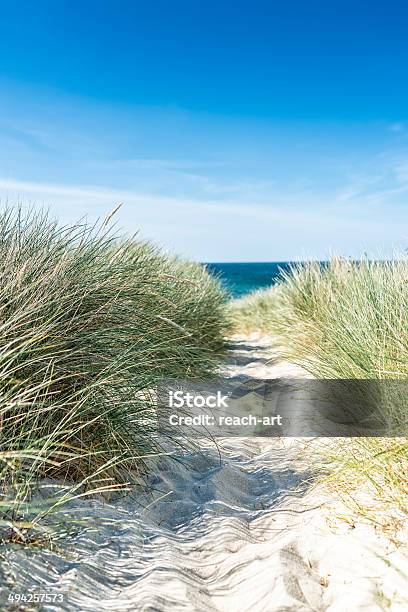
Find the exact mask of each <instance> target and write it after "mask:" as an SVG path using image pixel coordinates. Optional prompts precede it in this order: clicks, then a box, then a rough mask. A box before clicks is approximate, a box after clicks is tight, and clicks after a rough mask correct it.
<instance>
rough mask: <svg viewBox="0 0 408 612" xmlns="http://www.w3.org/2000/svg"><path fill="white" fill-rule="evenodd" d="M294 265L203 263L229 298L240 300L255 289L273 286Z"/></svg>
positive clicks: (282, 262) (287, 262)
mask: <svg viewBox="0 0 408 612" xmlns="http://www.w3.org/2000/svg"><path fill="white" fill-rule="evenodd" d="M296 264H299V262H294V261H268V262H263V261H256V262H252V261H251V262H210V263H205V262H204V265H205V266H206V268H207V270H208V271H209V272H210V273H211V274H213V275H214V276H216V277H217V278H219V279H220V280H221V282H222V284H223V286H224V287H225V289H226V291H227V292H228V293H229V295H230V296H231V298H240V297H243V296H244V295H247V294H248V293H251V292H252V291H256V290H257V289H265V288H266V287H270V286H272V285H275V284H276V283H277V282H278V280H279V278H280V277H281V274H282V272H287V271H288V270H289V269H290V267H291V266H293V265H296Z"/></svg>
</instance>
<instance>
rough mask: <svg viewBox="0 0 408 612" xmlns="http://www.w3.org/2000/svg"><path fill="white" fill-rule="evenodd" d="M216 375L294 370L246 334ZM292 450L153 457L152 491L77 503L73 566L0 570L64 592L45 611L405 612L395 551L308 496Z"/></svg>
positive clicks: (318, 495) (279, 445)
mask: <svg viewBox="0 0 408 612" xmlns="http://www.w3.org/2000/svg"><path fill="white" fill-rule="evenodd" d="M271 357H272V362H270V360H271ZM227 374H228V375H229V376H234V377H235V376H239V377H243V376H244V377H245V376H250V377H257V378H275V377H286V378H287V377H291V376H292V377H300V376H304V375H305V373H304V372H302V371H301V370H299V369H298V368H296V367H295V366H293V365H291V364H284V363H275V362H274V359H273V352H271V348H270V341H269V340H268V339H267V338H260V337H257V336H255V335H254V336H251V337H246V338H241V339H239V338H237V339H236V342H235V349H234V351H233V353H232V354H231V363H230V365H229V366H228V368H227ZM302 444H303V442H302V440H299V439H297V440H294V439H286V440H282V439H265V438H252V439H248V438H230V439H223V440H221V441H219V449H217V448H215V447H214V445H211V444H210V443H208V442H207V443H203V444H202V451H201V453H200V452H196V453H194V452H192V453H189V454H187V455H186V456H185V457H184V459H183V462H182V463H174V461H173V460H171V459H169V458H161V459H159V460H155V461H154V464H155V465H154V474H155V475H154V476H151V478H150V482H149V483H148V484H149V485H150V486H151V487H154V489H155V491H154V493H151V494H148V493H142V492H138V493H137V494H135V495H133V496H131V497H128V498H126V499H123V500H119V501H116V502H115V503H110V504H107V503H102V502H101V501H96V500H94V501H92V502H90V501H82V502H81V503H79V502H78V503H77V504H76V506H75V508H74V512H75V515H76V517H78V518H80V519H83V520H84V521H85V524H84V526H82V527H81V528H80V529H79V532H78V534H77V535H76V536H75V538H74V539H73V542H72V546H71V548H72V552H71V558H68V559H67V558H64V556H63V555H61V554H57V553H51V552H27V551H21V550H20V551H9V552H8V553H7V557H8V564H3V568H6V569H7V571H8V576H9V580H10V581H13V580H14V581H15V583H16V585H17V586H16V587H15V590H25V589H28V588H31V589H32V588H33V587H37V588H38V587H41V588H42V589H43V590H44V588H45V587H46V586H48V587H52V590H53V591H54V592H63V593H65V594H66V595H65V602H64V604H63V605H61V604H56V605H55V607H52V606H48V607H44V608H43V609H46V610H84V611H85V610H90V611H92V612H94V611H97V610H117V611H130V610H141V611H142V610H145V611H153V610H154V611H162V610H163V611H167V610H191V611H200V612H201V611H202V612H207V611H212V610H214V611H215V610H218V611H225V612H235V611H236V612H244V611H248V612H261V611H265V612H270V611H282V612H283V611H289V610H293V611H312V610H313V611H316V610H330V611H331V612H340V611H341V612H343V611H344V612H346V611H354V610H364V611H370V612H371V611H377V610H378V611H380V610H395V611H399V610H401V611H402V610H407V609H408V584H407V573H408V563H407V551H406V548H403V547H402V546H400V547H397V546H396V545H394V544H391V543H390V542H389V540H387V538H385V536H382V535H381V534H378V533H376V531H375V529H374V527H373V526H372V525H365V524H363V523H359V522H357V523H356V524H355V526H354V527H353V526H352V525H350V524H349V523H347V522H345V521H342V520H340V519H339V518H337V517H338V516H339V515H341V514H342V512H343V510H342V507H341V504H340V503H339V501H338V500H336V499H335V498H334V497H333V496H332V495H331V494H329V493H325V494H323V493H322V492H317V491H316V490H311V489H310V488H309V485H308V476H309V475H308V471H307V459H306V458H305V455H301V456H300V455H299V450H300V448H301V446H302ZM3 584H4V579H3ZM41 588H40V589H39V590H41ZM4 592H9V591H7V589H5V591H4ZM4 609H7V608H4Z"/></svg>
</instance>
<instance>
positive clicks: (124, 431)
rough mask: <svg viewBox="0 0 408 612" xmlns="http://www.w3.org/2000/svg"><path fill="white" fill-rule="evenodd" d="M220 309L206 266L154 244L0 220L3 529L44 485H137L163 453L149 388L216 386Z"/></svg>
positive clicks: (38, 218)
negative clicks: (179, 383)
mask: <svg viewBox="0 0 408 612" xmlns="http://www.w3.org/2000/svg"><path fill="white" fill-rule="evenodd" d="M224 301H225V299H224V294H223V291H222V290H221V287H220V284H219V283H218V281H216V280H215V279H213V278H212V277H210V275H209V274H208V273H207V272H206V270H205V269H204V268H203V267H202V266H201V265H199V264H193V263H188V262H184V261H182V260H180V259H177V258H173V257H167V256H165V255H164V254H163V253H161V252H160V251H159V250H157V249H156V248H155V247H153V246H152V245H151V244H149V243H144V242H135V241H133V240H125V239H119V238H117V237H116V236H114V235H112V234H111V233H109V232H107V231H106V229H105V228H104V227H103V226H101V227H99V229H98V228H91V227H88V226H87V225H85V224H81V223H78V224H76V225H74V226H72V227H60V226H59V225H58V223H56V222H54V221H52V220H50V218H49V217H48V215H47V214H45V213H40V214H36V213H30V214H27V215H23V214H22V213H21V211H20V210H12V209H10V210H6V211H4V212H3V213H1V215H0V340H1V342H0V394H1V401H0V471H1V477H2V498H1V499H0V505H1V507H2V515H3V517H4V520H5V521H6V523H7V521H9V520H11V519H12V520H14V521H15V520H16V517H17V514H18V513H17V511H16V508H17V507H19V508H20V509H21V507H22V506H21V503H23V502H24V500H26V499H27V496H28V495H29V490H31V489H32V488H33V486H34V485H35V483H36V482H37V481H38V479H39V478H42V477H53V478H59V479H61V480H62V481H63V482H73V483H76V484H74V485H73V486H74V494H79V493H78V491H80V490H81V491H82V490H83V489H84V488H87V489H88V490H104V489H112V488H113V489H114V488H117V487H118V486H119V487H120V486H122V485H126V483H129V482H131V481H132V480H133V479H134V477H135V475H136V476H137V474H138V472H139V471H140V469H143V457H144V456H145V455H146V454H152V453H157V452H160V449H159V448H157V444H156V438H155V435H154V429H155V418H154V416H155V415H154V401H153V397H152V393H151V391H152V389H154V387H155V385H157V383H158V382H159V381H160V380H162V379H165V378H205V377H208V376H211V375H212V373H213V372H214V369H215V367H216V366H217V364H218V361H219V357H220V355H222V353H223V350H224V334H225V331H226V329H227V327H226V321H225V316H224ZM79 485H81V487H82V488H80V487H79ZM10 492H12V495H11V494H10ZM71 493H72V491H71ZM20 502H21V503H20ZM10 517H11V518H10ZM20 518H21V517H20Z"/></svg>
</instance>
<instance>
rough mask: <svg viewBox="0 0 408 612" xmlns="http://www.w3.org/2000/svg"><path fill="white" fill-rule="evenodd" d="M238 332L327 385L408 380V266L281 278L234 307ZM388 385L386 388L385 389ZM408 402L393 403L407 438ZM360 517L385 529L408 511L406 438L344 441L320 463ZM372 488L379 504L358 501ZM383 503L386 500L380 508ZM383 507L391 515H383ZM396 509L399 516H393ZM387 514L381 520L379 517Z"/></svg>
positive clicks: (375, 265)
mask: <svg viewBox="0 0 408 612" xmlns="http://www.w3.org/2000/svg"><path fill="white" fill-rule="evenodd" d="M229 316H230V317H231V319H232V321H233V324H234V329H235V331H236V332H240V331H245V332H248V331H251V330H252V331H255V330H259V331H262V332H264V333H270V334H272V335H273V336H274V339H275V341H276V343H277V345H278V346H279V347H281V349H280V354H281V357H282V358H283V359H286V360H289V361H291V362H293V363H296V364H298V365H299V366H301V367H302V368H304V369H305V370H306V371H307V372H309V374H310V375H311V376H313V377H316V378H321V379H325V378H327V379H374V380H382V381H386V380H388V379H392V380H394V379H396V380H405V379H407V378H408V262H407V261H406V260H405V259H396V260H393V261H384V262H373V261H368V260H362V261H359V262H353V261H349V260H344V259H340V258H333V259H332V260H331V261H330V262H328V263H327V265H324V266H322V265H320V264H318V263H307V264H301V265H297V266H293V267H292V269H291V270H290V271H289V272H285V273H283V274H282V278H281V281H280V282H279V284H278V285H277V286H275V287H274V288H272V289H268V290H266V291H263V292H257V293H255V294H253V295H251V296H248V297H246V298H244V299H243V300H242V301H239V300H237V301H236V302H235V303H234V304H232V305H231V306H230V307H229ZM383 387H384V388H385V389H386V388H387V386H386V383H384V385H383ZM407 412H408V408H407V402H406V401H398V402H396V403H395V402H394V405H393V413H392V424H393V433H394V436H397V435H398V432H400V433H401V436H403V435H404V432H405V430H406V422H407ZM321 467H322V469H323V468H324V469H325V470H326V471H327V472H328V473H329V474H330V476H329V479H330V482H331V483H332V485H333V486H335V487H336V489H337V490H338V492H339V494H341V495H344V496H345V497H346V498H347V499H348V501H352V503H353V506H354V507H355V508H356V509H357V510H358V512H359V513H360V514H365V515H367V516H369V517H370V518H371V519H372V520H375V521H377V522H378V521H380V520H381V521H382V523H383V524H386V523H387V522H393V521H394V520H397V519H396V518H395V517H396V516H399V513H403V514H404V515H406V513H407V511H408V505H407V499H408V496H407V493H408V488H407V484H408V441H407V439H406V438H404V437H391V436H390V437H387V438H384V437H382V438H372V437H371V438H351V439H343V440H337V442H336V444H335V445H330V452H329V453H326V454H325V456H324V462H323V463H322V464H321ZM364 486H367V487H368V488H370V490H371V491H372V492H373V493H374V496H373V499H375V500H376V501H373V503H371V505H370V503H369V502H367V499H365V501H361V500H359V494H358V493H359V491H360V490H362V488H364ZM377 502H381V503H380V504H378V503H377ZM380 508H382V509H385V510H384V512H382V511H381V510H380ZM393 510H396V513H393ZM380 516H381V519H380Z"/></svg>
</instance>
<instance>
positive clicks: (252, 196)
mask: <svg viewBox="0 0 408 612" xmlns="http://www.w3.org/2000/svg"><path fill="white" fill-rule="evenodd" d="M0 1H1V0H0ZM403 4H404V3H401V2H393V1H391V2H388V3H385V2H373V1H371V2H358V1H357V2H356V1H354V2H348V1H346V0H343V1H341V2H337V1H332V2H313V1H308V2H306V1H298V2H293V1H286V2H274V1H273V0H269V1H267V2H263V1H259V0H254V1H252V2H249V1H245V2H243V1H235V2H232V1H231V2H227V1H225V2H213V1H212V0H206V1H205V2H201V1H197V0H189V1H185V2H182V1H179V0H173V1H172V2H169V1H159V0H155V2H147V1H144V2H140V1H138V0H134V1H132V2H127V1H125V0H121V1H120V2H111V1H110V0H109V1H103V0H99V1H98V2H95V1H93V0H85V1H84V2H81V3H79V2H72V0H70V1H67V2H66V1H64V0H58V1H52V2H51V1H45V0H39V1H38V2H35V3H34V2H31V1H25V2H20V3H10V2H3V1H1V10H2V20H1V25H0V145H1V146H0V198H1V201H2V202H3V203H4V202H6V201H7V200H8V201H9V202H15V201H20V202H23V203H24V204H27V205H31V204H35V205H37V206H42V205H44V206H47V207H49V208H50V209H51V211H52V212H53V213H54V214H55V215H57V216H58V217H59V218H61V220H62V221H63V222H70V221H73V220H75V219H78V218H81V217H83V216H87V217H88V218H89V220H90V221H94V220H95V219H96V218H97V217H104V216H105V215H106V214H107V213H108V212H109V211H110V210H112V209H113V208H114V207H115V205H116V204H117V203H118V202H123V207H122V209H121V210H120V212H119V214H118V223H119V224H120V225H121V226H122V227H124V229H125V230H126V231H128V232H130V233H133V232H134V231H136V230H140V234H141V235H142V236H144V237H146V238H151V239H153V240H154V241H155V242H157V243H159V244H161V245H162V246H164V247H165V248H167V249H170V250H173V251H176V252H179V253H182V254H184V255H186V256H189V257H193V258H195V259H199V260H205V261H250V260H252V261H257V260H258V261H269V260H287V259H303V258H306V257H311V258H319V259H321V258H325V257H327V256H328V255H329V254H330V253H333V252H336V253H339V254H342V255H348V256H353V257H356V256H359V255H361V254H362V253H363V252H368V253H369V254H370V255H371V256H389V255H391V254H392V253H393V252H394V251H401V250H403V249H405V248H406V247H408V224H407V220H408V208H407V203H408V112H407V109H408V79H407V74H406V73H407V66H408V39H407V37H406V30H407V25H408V5H407V6H404V5H403Z"/></svg>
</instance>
